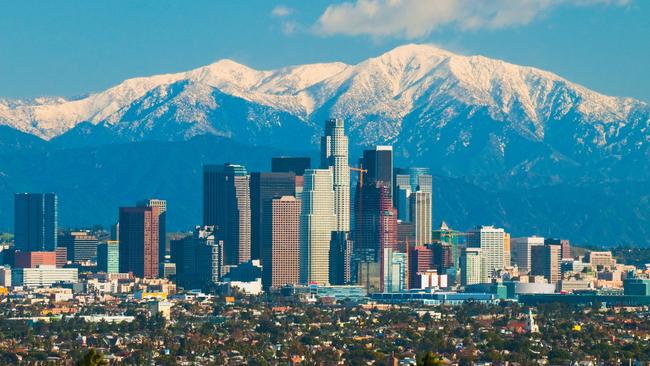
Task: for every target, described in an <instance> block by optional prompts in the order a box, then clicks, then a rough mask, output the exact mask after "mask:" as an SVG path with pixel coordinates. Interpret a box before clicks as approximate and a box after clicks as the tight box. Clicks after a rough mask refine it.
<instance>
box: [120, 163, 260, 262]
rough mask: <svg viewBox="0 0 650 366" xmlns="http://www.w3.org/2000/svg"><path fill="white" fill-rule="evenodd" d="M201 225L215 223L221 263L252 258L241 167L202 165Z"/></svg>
mask: <svg viewBox="0 0 650 366" xmlns="http://www.w3.org/2000/svg"><path fill="white" fill-rule="evenodd" d="M203 224H204V225H205V226H215V228H216V233H215V236H216V238H217V240H223V246H224V248H223V262H224V265H237V264H239V263H244V262H247V261H249V260H250V259H251V204H250V186H249V175H248V173H247V172H246V168H245V167H244V166H242V165H236V164H228V163H226V164H223V165H204V166H203ZM120 230H122V228H121V227H120Z"/></svg>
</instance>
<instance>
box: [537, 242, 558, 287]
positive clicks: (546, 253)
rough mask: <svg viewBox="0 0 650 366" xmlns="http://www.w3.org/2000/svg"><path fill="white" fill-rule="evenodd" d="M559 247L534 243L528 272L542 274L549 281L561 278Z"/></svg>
mask: <svg viewBox="0 0 650 366" xmlns="http://www.w3.org/2000/svg"><path fill="white" fill-rule="evenodd" d="M560 261H561V247H560V246H559V245H535V246H533V247H532V251H531V268H530V274H531V275H533V276H544V278H546V280H547V281H548V282H549V283H552V284H555V283H557V282H558V281H559V280H560V279H561V276H560V274H561V271H560Z"/></svg>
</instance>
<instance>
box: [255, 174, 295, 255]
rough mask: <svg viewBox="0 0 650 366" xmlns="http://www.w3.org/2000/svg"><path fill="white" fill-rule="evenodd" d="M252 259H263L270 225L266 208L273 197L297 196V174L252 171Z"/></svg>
mask: <svg viewBox="0 0 650 366" xmlns="http://www.w3.org/2000/svg"><path fill="white" fill-rule="evenodd" d="M250 194H251V259H261V258H262V252H263V246H262V242H263V238H262V236H263V235H264V234H263V233H264V231H265V230H266V229H267V228H266V226H267V225H269V223H267V222H266V221H265V220H266V213H265V210H266V209H267V208H270V206H268V203H269V202H271V200H272V199H273V198H277V197H282V196H295V194H296V175H295V174H294V173H293V172H289V173H251V176H250Z"/></svg>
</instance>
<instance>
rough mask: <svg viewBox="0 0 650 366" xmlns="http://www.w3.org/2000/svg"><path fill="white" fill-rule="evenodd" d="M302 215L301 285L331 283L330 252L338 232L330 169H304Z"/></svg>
mask: <svg viewBox="0 0 650 366" xmlns="http://www.w3.org/2000/svg"><path fill="white" fill-rule="evenodd" d="M304 177H305V184H304V189H303V192H302V212H301V215H300V282H301V283H303V284H309V283H311V282H315V283H318V284H319V285H320V284H328V283H329V250H330V240H331V237H332V231H335V230H336V215H335V214H334V190H333V188H332V186H333V183H332V181H333V179H332V170H331V169H307V170H305V175H304Z"/></svg>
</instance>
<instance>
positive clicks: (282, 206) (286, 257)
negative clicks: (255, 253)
mask: <svg viewBox="0 0 650 366" xmlns="http://www.w3.org/2000/svg"><path fill="white" fill-rule="evenodd" d="M268 205H269V206H270V207H269V209H265V210H264V213H265V214H266V217H265V218H264V221H265V222H267V223H268V225H265V227H264V232H263V233H262V268H263V272H262V284H263V286H264V288H265V289H268V288H271V287H280V286H283V285H294V284H298V283H299V282H300V266H299V264H300V212H301V206H302V205H301V201H300V200H299V199H297V198H295V197H293V196H282V197H280V198H274V199H272V200H271V202H269V203H268Z"/></svg>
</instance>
